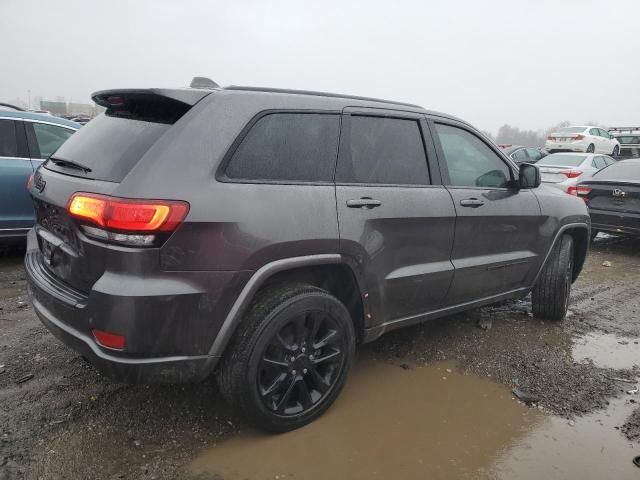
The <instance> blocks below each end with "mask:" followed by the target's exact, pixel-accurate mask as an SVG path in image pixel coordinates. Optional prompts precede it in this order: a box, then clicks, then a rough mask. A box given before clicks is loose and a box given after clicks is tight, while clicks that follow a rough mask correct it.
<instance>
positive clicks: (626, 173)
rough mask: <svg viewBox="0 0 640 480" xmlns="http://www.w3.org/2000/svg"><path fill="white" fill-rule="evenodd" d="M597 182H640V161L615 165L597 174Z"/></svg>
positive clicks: (595, 176)
mask: <svg viewBox="0 0 640 480" xmlns="http://www.w3.org/2000/svg"><path fill="white" fill-rule="evenodd" d="M593 178H594V179H595V180H617V181H636V182H637V181H640V161H635V160H633V161H625V160H622V161H620V162H617V163H614V164H612V165H610V166H608V167H607V168H603V169H602V170H600V171H599V172H597V173H596V174H595V175H594V176H593Z"/></svg>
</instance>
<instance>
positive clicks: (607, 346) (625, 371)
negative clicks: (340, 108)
mask: <svg viewBox="0 0 640 480" xmlns="http://www.w3.org/2000/svg"><path fill="white" fill-rule="evenodd" d="M21 254H22V252H19V251H13V252H10V253H9V254H5V255H4V256H3V257H2V258H0V479H6V478H23V477H24V478H28V479H39V478H45V479H57V478H87V479H90V478H100V479H103V478H127V479H130V478H134V479H135V478H145V479H147V478H158V479H165V478H166V479H169V478H185V476H188V475H189V474H188V473H187V471H186V470H185V469H186V468H187V467H188V465H189V463H190V462H191V460H192V459H193V458H194V457H195V455H197V454H198V452H200V451H202V449H203V448H204V447H206V446H207V445H211V444H213V443H215V442H219V441H221V440H224V439H225V438H226V437H227V436H229V435H230V434H231V433H232V432H236V431H238V430H243V429H246V427H245V426H244V425H243V423H242V420H241V419H240V418H238V417H237V416H235V415H234V414H233V412H231V411H230V409H229V408H228V407H227V406H226V405H225V404H224V403H223V402H222V400H220V399H219V396H218V393H217V391H216V387H215V382H213V381H211V380H209V381H207V382H205V383H203V384H200V385H184V386H142V385H140V386H130V385H123V384H116V383H113V382H111V381H110V380H108V379H104V378H102V377H101V376H100V375H99V374H98V373H97V372H96V371H95V370H94V369H93V368H92V367H91V366H90V365H88V364H86V363H85V362H84V361H83V360H82V359H81V358H80V357H78V356H77V355H76V354H75V353H74V352H72V351H70V350H69V349H67V348H66V347H65V346H64V345H62V344H60V343H59V342H58V341H57V340H56V339H55V338H54V337H53V336H52V335H51V334H49V333H48V331H47V330H46V329H45V328H44V327H43V326H42V325H41V324H40V323H39V321H38V320H37V319H36V317H35V315H34V313H33V311H32V309H31V307H30V306H29V305H28V300H27V298H26V290H25V279H24V272H23V270H22V266H21ZM639 267H640V242H636V241H632V240H623V239H619V238H614V237H607V238H599V239H597V240H596V242H595V244H594V245H593V248H592V252H591V255H590V257H589V259H588V262H587V265H586V268H585V271H584V272H583V274H582V275H581V277H580V279H579V280H578V282H577V283H576V285H575V286H574V290H573V294H572V302H571V306H570V315H569V317H568V318H567V319H566V321H564V322H562V323H560V324H555V323H550V322H542V321H540V320H537V319H533V318H532V315H531V305H530V303H529V301H528V300H523V301H517V302H509V303H506V304H502V305H499V306H493V307H487V308H483V309H479V310H474V311H472V312H468V313H465V314H460V315H455V316H453V317H448V318H445V319H441V320H437V321H434V322H431V323H428V324H425V325H421V326H416V327H412V328H408V329H404V330H399V331H396V332H392V333H390V334H388V335H386V336H385V337H383V338H382V339H380V340H379V341H377V342H375V343H374V344H373V345H372V346H371V347H368V348H367V352H368V354H371V355H372V356H374V357H376V358H377V359H378V360H383V361H385V362H387V363H391V364H393V365H397V366H398V367H399V368H400V367H401V368H405V369H412V368H415V367H416V366H419V365H424V364H430V363H433V362H438V361H444V360H447V361H449V362H451V361H452V362H455V364H456V368H457V369H458V370H459V371H461V372H462V373H464V374H467V375H474V376H481V377H490V378H491V379H493V380H495V381H496V382H499V383H501V384H505V385H507V386H508V387H509V388H510V389H513V388H515V389H517V390H516V393H517V395H519V396H520V398H521V400H523V401H525V402H528V403H530V404H532V405H533V406H535V407H538V408H539V409H541V410H542V411H543V412H548V413H549V414H550V415H555V416H560V417H564V418H567V419H569V420H570V419H573V418H576V417H579V416H581V415H584V414H586V413H589V412H592V411H595V410H598V409H602V408H605V407H607V406H608V405H609V404H610V400H611V399H613V398H616V397H617V398H619V399H624V400H625V402H626V403H629V402H638V401H640V395H630V394H627V393H626V391H627V390H629V389H631V388H632V387H633V386H634V385H636V384H637V383H636V379H637V376H638V374H639V373H640V371H639V370H638V367H637V366H636V367H634V363H640V355H639V354H638V353H639V352H640V345H638V343H637V342H638V339H639V338H640V320H638V318H639V315H638V311H639V310H640V295H638V293H639V292H640V290H639V288H640V268H639ZM576 339H584V341H583V343H582V344H581V349H582V350H581V351H582V354H581V355H580V356H578V357H579V358H577V353H578V351H577V348H578V347H576ZM578 343H579V342H578ZM625 380H626V381H625ZM381 381H384V379H381ZM372 421H375V419H372ZM619 435H621V436H622V435H626V437H627V438H628V439H629V440H631V441H633V442H637V443H640V410H638V409H637V410H636V411H635V413H634V414H632V416H631V417H629V419H628V420H627V422H626V423H625V424H624V425H621V426H620V432H619ZM206 478H215V477H206Z"/></svg>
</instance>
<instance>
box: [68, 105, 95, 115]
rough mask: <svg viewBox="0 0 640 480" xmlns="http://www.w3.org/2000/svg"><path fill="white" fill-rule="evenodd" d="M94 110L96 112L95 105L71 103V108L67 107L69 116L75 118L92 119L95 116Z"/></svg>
mask: <svg viewBox="0 0 640 480" xmlns="http://www.w3.org/2000/svg"><path fill="white" fill-rule="evenodd" d="M94 110H95V105H93V104H90V103H77V102H70V103H69V106H68V107H67V112H69V115H74V116H80V115H83V116H88V117H92V116H93V115H94Z"/></svg>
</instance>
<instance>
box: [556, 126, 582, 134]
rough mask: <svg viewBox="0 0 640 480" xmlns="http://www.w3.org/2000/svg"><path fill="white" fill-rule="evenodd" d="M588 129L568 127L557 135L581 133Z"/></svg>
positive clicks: (558, 131)
mask: <svg viewBox="0 0 640 480" xmlns="http://www.w3.org/2000/svg"><path fill="white" fill-rule="evenodd" d="M585 128H586V127H566V128H561V129H560V130H557V131H556V133H581V132H584V131H585Z"/></svg>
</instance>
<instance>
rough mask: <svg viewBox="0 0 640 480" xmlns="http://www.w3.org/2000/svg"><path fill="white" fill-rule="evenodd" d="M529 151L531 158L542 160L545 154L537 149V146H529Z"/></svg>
mask: <svg viewBox="0 0 640 480" xmlns="http://www.w3.org/2000/svg"><path fill="white" fill-rule="evenodd" d="M527 153H528V154H529V158H531V160H540V159H541V158H542V157H543V155H542V152H541V151H540V150H536V149H535V148H527Z"/></svg>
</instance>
